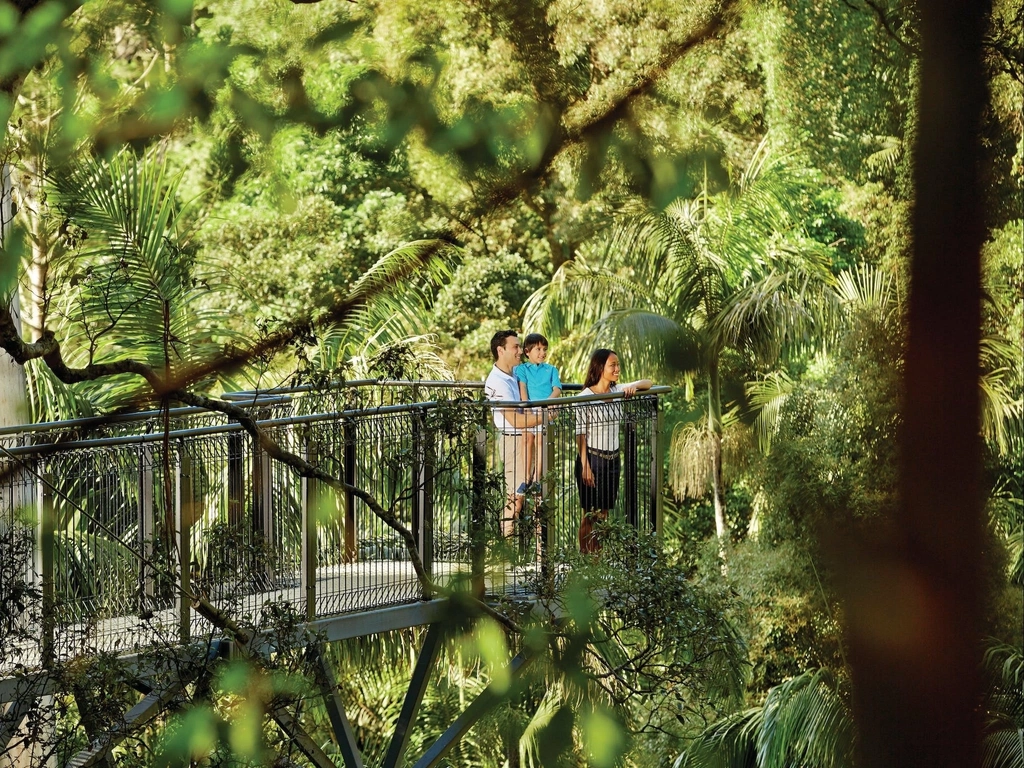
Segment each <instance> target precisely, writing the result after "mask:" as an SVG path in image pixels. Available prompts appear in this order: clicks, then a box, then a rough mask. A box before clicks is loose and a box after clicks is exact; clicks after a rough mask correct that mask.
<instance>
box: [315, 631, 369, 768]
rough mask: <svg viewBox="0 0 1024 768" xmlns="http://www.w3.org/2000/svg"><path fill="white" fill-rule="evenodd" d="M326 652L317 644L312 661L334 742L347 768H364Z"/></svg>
mask: <svg viewBox="0 0 1024 768" xmlns="http://www.w3.org/2000/svg"><path fill="white" fill-rule="evenodd" d="M324 650H325V649H324V647H323V645H321V644H320V643H317V644H315V645H313V646H311V648H310V651H311V653H310V655H311V656H313V657H314V658H313V659H312V661H313V662H314V664H315V667H314V671H315V672H316V681H317V684H318V685H319V686H320V692H321V693H322V694H323V697H324V706H325V707H326V708H327V716H328V717H329V718H330V720H331V730H332V731H333V732H334V740H335V741H336V742H337V743H338V748H339V749H340V750H341V756H342V758H343V759H344V761H345V767H346V768H363V758H362V756H361V755H360V754H359V746H358V745H357V744H356V737H355V733H353V731H352V724H351V723H350V722H349V720H348V718H347V717H346V716H345V706H344V704H343V703H342V701H341V697H340V696H339V695H338V680H337V678H336V677H335V675H334V669H333V668H332V667H331V662H330V659H328V658H327V654H326V653H325V652H324Z"/></svg>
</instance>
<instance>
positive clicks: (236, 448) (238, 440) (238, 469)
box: [227, 432, 245, 530]
mask: <svg viewBox="0 0 1024 768" xmlns="http://www.w3.org/2000/svg"><path fill="white" fill-rule="evenodd" d="M227 443H228V447H227V450H228V457H227V474H228V483H227V485H228V525H229V526H231V528H232V530H236V529H237V528H238V527H239V526H240V525H241V524H242V521H243V520H244V519H245V435H244V434H243V433H242V432H229V433H228V439H227Z"/></svg>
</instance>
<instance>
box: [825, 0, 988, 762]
mask: <svg viewBox="0 0 1024 768" xmlns="http://www.w3.org/2000/svg"><path fill="white" fill-rule="evenodd" d="M918 9H919V11H920V14H921V32H922V35H921V40H922V57H921V81H920V87H921V97H920V108H919V114H920V122H919V125H918V134H917V142H916V146H915V148H914V156H913V157H914V195H915V198H916V199H915V202H914V214H913V241H914V242H913V257H912V262H911V295H910V314H909V336H908V346H907V355H906V374H905V378H904V386H905V389H904V392H905V403H904V406H903V415H904V418H903V429H902V433H901V437H900V505H899V511H898V513H897V516H896V519H895V520H894V521H892V522H893V526H892V529H887V530H886V531H883V532H879V534H880V535H879V536H878V540H877V541H876V542H873V543H870V544H867V545H866V546H865V547H864V548H863V549H862V550H861V551H859V552H852V551H850V552H847V558H846V564H845V577H846V585H845V589H846V608H847V617H848V625H847V629H848V635H849V640H850V651H851V663H852V666H853V683H854V685H853V690H854V709H855V714H856V718H857V721H858V726H859V732H860V747H859V750H860V759H859V764H860V765H864V766H873V767H878V768H887V767H888V766H929V768H938V767H940V766H949V767H950V768H954V767H957V768H959V767H960V766H975V765H978V764H979V757H980V747H979V744H980V738H981V736H980V734H981V723H980V717H979V708H980V690H979V689H980V685H979V675H978V669H979V666H980V662H981V649H980V637H979V635H980V629H979V627H980V618H981V615H980V614H981V606H982V605H983V604H984V595H983V590H982V584H981V579H980V576H979V572H980V565H981V536H982V530H983V520H982V507H981V497H980V491H981V486H980V455H981V453H980V438H979V414H978V403H979V396H978V386H979V385H978V375H979V366H978V353H979V332H980V331H979V323H980V298H981V288H980V246H981V241H982V235H983V218H982V208H981V201H982V200H983V199H984V192H983V190H982V189H981V185H980V183H979V176H978V171H979V169H978V166H977V162H978V159H979V157H980V151H979V141H978V125H979V122H980V114H981V109H982V106H983V99H984V96H985V92H986V84H985V79H984V77H983V73H982V69H981V36H982V29H983V24H984V20H985V17H986V5H985V3H979V2H975V0H921V2H920V3H918Z"/></svg>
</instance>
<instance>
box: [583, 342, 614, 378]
mask: <svg viewBox="0 0 1024 768" xmlns="http://www.w3.org/2000/svg"><path fill="white" fill-rule="evenodd" d="M616 354H618V353H616V352H615V351H613V350H611V349H596V350H594V354H592V355H591V356H590V367H589V368H587V378H585V379H584V380H583V386H584V387H592V386H594V385H595V384H597V382H599V381H600V380H601V374H602V373H603V372H604V364H605V363H607V362H608V358H609V357H611V356H612V355H616Z"/></svg>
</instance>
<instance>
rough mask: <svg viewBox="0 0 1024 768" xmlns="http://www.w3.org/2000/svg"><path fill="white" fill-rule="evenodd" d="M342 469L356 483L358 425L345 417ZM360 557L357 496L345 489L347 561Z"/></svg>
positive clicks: (344, 477) (346, 476) (346, 478)
mask: <svg viewBox="0 0 1024 768" xmlns="http://www.w3.org/2000/svg"><path fill="white" fill-rule="evenodd" d="M341 435H342V448H341V454H342V455H341V464H342V466H341V471H342V476H343V479H344V481H345V482H346V483H347V484H348V485H351V486H354V485H355V484H356V425H355V423H354V422H353V421H352V420H351V419H345V420H344V422H343V424H342V428H341ZM358 559H359V544H358V541H357V537H356V496H355V494H354V493H352V492H351V491H345V558H344V560H345V562H346V563H354V562H355V561H356V560H358Z"/></svg>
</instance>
